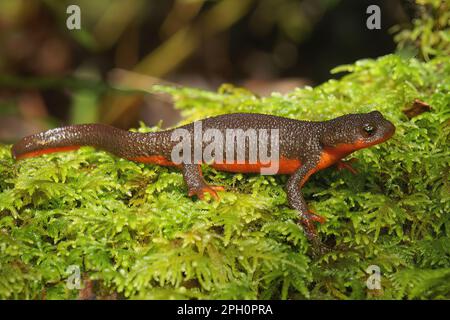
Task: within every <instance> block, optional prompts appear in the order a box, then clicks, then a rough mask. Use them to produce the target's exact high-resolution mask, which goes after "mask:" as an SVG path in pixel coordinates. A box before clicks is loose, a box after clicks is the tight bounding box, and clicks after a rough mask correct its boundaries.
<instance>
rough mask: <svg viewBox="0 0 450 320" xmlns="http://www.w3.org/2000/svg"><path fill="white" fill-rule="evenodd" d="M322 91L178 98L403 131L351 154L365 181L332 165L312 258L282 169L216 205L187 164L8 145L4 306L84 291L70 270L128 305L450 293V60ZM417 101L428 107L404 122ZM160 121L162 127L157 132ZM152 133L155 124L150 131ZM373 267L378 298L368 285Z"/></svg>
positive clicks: (315, 191) (361, 67)
mask: <svg viewBox="0 0 450 320" xmlns="http://www.w3.org/2000/svg"><path fill="white" fill-rule="evenodd" d="M334 72H347V74H346V75H345V76H343V77H342V78H341V79H340V80H330V81H328V82H326V83H324V84H322V85H320V86H317V87H315V88H310V87H307V88H303V89H297V90H295V91H294V92H292V93H290V94H287V95H281V94H277V93H274V94H272V95H271V96H270V97H265V98H259V97H257V96H254V95H253V94H251V93H250V92H248V91H245V90H244V89H239V88H234V87H232V86H229V85H227V86H223V87H222V88H221V89H220V90H219V91H218V92H217V93H216V92H207V91H203V90H199V89H192V88H171V87H155V88H154V90H155V91H159V92H166V93H170V94H171V95H172V96H173V98H174V101H175V105H176V107H177V108H179V109H181V110H182V111H183V114H184V115H185V122H189V121H192V120H194V119H200V118H203V117H206V116H211V115H217V114H222V113H228V112H259V113H269V114H276V115H281V116H287V117H292V118H297V119H314V120H319V119H329V118H333V117H335V116H338V115H341V114H344V113H354V112H365V111H369V110H373V109H377V110H380V111H381V112H382V113H383V114H384V115H385V116H386V117H387V118H389V119H390V120H391V121H393V122H394V124H395V125H396V127H397V131H396V135H395V136H394V137H393V138H392V139H391V140H389V141H388V142H387V143H384V144H381V145H378V146H374V147H372V148H370V149H366V150H361V151H359V152H357V153H355V154H354V156H355V157H356V158H358V159H359V161H358V163H357V164H356V165H355V167H356V168H357V169H358V170H359V172H360V174H359V175H356V176H354V175H352V174H350V173H347V172H337V171H335V170H333V169H327V170H325V171H322V172H319V173H317V174H316V175H314V176H313V177H312V178H311V179H310V181H309V182H308V183H307V184H306V186H305V187H304V193H305V197H306V199H307V202H308V203H309V205H310V206H311V207H312V208H313V209H314V210H315V211H317V212H318V213H320V214H321V215H323V216H325V217H326V218H327V219H328V221H327V222H326V223H325V224H323V225H321V226H320V227H319V233H320V236H321V237H322V239H323V240H324V242H325V243H326V244H327V245H328V246H329V247H330V251H329V252H327V253H325V254H324V255H322V256H317V257H315V256H313V255H311V250H310V249H311V248H310V245H309V243H308V242H307V241H306V239H305V236H304V235H303V232H302V230H301V229H300V228H299V227H298V226H297V225H296V224H295V220H296V219H295V218H296V216H297V213H296V212H295V211H294V210H291V209H290V208H289V207H288V205H287V202H286V195H285V193H284V191H283V185H284V183H285V181H286V177H285V176H276V177H273V176H259V175H242V174H228V173H223V172H218V171H215V170H213V169H210V168H206V167H205V177H206V179H207V180H208V181H210V182H211V183H214V184H219V185H224V186H225V187H226V191H225V192H221V193H220V196H221V200H220V201H219V202H214V201H212V200H211V199H209V200H210V201H198V200H193V199H191V198H189V197H188V196H187V190H186V186H185V185H184V183H183V179H182V176H181V174H180V173H179V172H178V171H177V170H176V169H169V168H164V167H158V166H153V165H143V164H136V163H133V162H130V161H127V160H124V159H119V158H116V157H114V156H111V155H109V154H107V153H104V152H100V151H95V150H94V149H92V148H88V147H85V148H82V149H80V150H79V151H76V152H70V153H64V154H51V155H46V156H42V157H40V158H33V159H28V160H25V161H20V162H18V163H14V162H13V160H12V158H11V155H10V146H1V147H0V298H3V299H4V298H41V297H43V296H45V297H46V298H49V299H51V298H76V297H77V295H78V291H77V290H69V289H68V288H67V286H66V279H67V278H68V276H69V275H68V274H67V273H66V270H67V268H68V267H69V266H70V265H78V266H80V269H81V272H82V275H83V277H84V278H85V279H90V280H98V281H97V289H96V290H97V291H96V292H97V293H98V294H99V296H100V297H101V296H107V295H108V294H110V293H113V292H117V293H118V294H119V296H124V297H126V298H162V299H167V298H200V299H202V298H212V299H218V298H225V299H239V298H241V299H287V298H288V299H304V298H314V299H348V298H355V299H366V298H373V299H376V298H380V297H381V298H385V299H386V298H387V299H390V298H395V299H400V298H410V299H413V298H433V299H435V298H447V299H448V298H450V281H449V279H450V278H449V277H450V169H449V168H450V150H449V149H450V148H449V145H450V107H449V106H450V95H449V89H450V58H449V55H448V54H443V55H436V57H434V58H432V59H430V60H429V61H426V62H424V61H420V60H418V59H415V58H405V57H402V56H401V55H396V54H392V55H388V56H384V57H380V58H378V59H376V60H371V59H370V60H369V59H368V60H361V61H358V62H356V63H355V64H353V65H349V66H342V67H339V68H336V69H335V70H334ZM414 99H420V100H422V101H424V102H426V103H427V104H429V105H430V106H431V111H429V112H425V113H422V114H420V115H419V116H417V117H414V118H412V119H408V118H407V117H406V116H405V115H404V113H403V112H402V110H403V109H405V108H408V107H410V106H411V104H412V103H413V101H414ZM154 129H156V128H153V130H154ZM140 130H142V131H147V130H149V129H148V128H141V129H140ZM369 265H378V266H379V267H380V268H381V272H382V278H381V279H382V283H381V284H382V290H381V291H370V290H368V289H367V287H366V279H367V277H368V274H367V273H366V272H365V270H366V268H367V267H368V266H369Z"/></svg>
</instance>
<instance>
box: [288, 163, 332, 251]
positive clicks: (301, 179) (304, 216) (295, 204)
mask: <svg viewBox="0 0 450 320" xmlns="http://www.w3.org/2000/svg"><path fill="white" fill-rule="evenodd" d="M318 162H319V159H317V160H309V161H307V162H305V163H304V164H303V165H302V166H301V167H300V168H299V169H298V170H297V171H296V172H295V173H294V174H293V175H292V176H291V177H290V178H289V180H288V182H287V183H286V192H287V196H288V202H289V205H290V206H291V207H292V208H293V209H296V210H298V211H299V213H300V215H299V222H300V223H301V224H302V225H303V228H304V230H305V233H306V236H307V237H308V239H309V240H311V241H312V242H313V243H315V244H319V239H318V236H317V231H316V228H315V226H314V221H318V222H323V221H324V218H323V217H321V216H319V215H317V214H315V213H313V212H312V211H310V210H309V209H308V206H307V205H306V202H305V199H304V198H303V194H302V191H301V188H302V186H303V185H304V183H305V182H306V181H307V180H308V178H309V177H310V176H311V175H312V174H313V173H314V172H316V168H317V164H318Z"/></svg>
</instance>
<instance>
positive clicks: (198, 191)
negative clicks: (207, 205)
mask: <svg viewBox="0 0 450 320" xmlns="http://www.w3.org/2000/svg"><path fill="white" fill-rule="evenodd" d="M223 190H225V189H224V187H222V186H209V185H204V186H200V187H198V188H190V189H189V192H188V196H189V197H192V196H194V195H195V196H197V197H198V198H199V199H201V200H203V199H204V198H205V192H207V193H209V194H210V195H211V196H212V197H213V198H214V199H215V200H219V196H218V195H217V192H216V191H223Z"/></svg>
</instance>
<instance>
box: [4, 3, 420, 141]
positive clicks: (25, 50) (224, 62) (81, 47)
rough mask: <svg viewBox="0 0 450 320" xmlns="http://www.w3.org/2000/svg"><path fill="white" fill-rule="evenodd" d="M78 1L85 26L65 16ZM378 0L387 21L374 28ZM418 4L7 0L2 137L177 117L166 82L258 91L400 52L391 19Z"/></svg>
mask: <svg viewBox="0 0 450 320" xmlns="http://www.w3.org/2000/svg"><path fill="white" fill-rule="evenodd" d="M70 4H77V5H78V6H79V7H80V9H81V30H68V28H67V27H66V19H67V18H68V16H69V14H67V13H66V9H67V6H68V5H70ZM371 4H377V5H379V6H380V8H381V30H368V29H367V28H366V19H367V17H368V14H367V13H366V9H367V7H368V6H369V5H371ZM416 14H417V13H416V12H415V8H414V6H413V4H412V3H411V2H410V1H401V0H389V1H369V0H367V1H366V0H359V1H339V0H320V1H317V0H261V1H255V0H218V1H204V0H171V1H156V0H149V1H143V0H127V1H122V0H96V1H88V0H79V1H73V0H71V1H61V0H41V1H38V0H0V141H1V142H8V143H10V142H14V141H16V140H17V139H19V138H21V137H23V136H25V135H28V134H31V133H35V132H38V131H42V130H46V129H48V128H50V127H55V126H60V125H65V124H71V123H86V122H102V123H108V124H112V125H115V126H118V127H121V128H129V127H133V126H136V125H137V124H138V122H139V121H141V120H142V121H144V122H145V123H146V124H148V125H154V124H156V123H158V122H159V121H160V120H163V124H162V125H163V127H166V126H171V125H174V124H176V123H177V122H178V121H179V119H180V116H179V114H178V113H177V111H175V110H174V109H173V108H172V106H171V101H170V99H169V98H168V97H166V96H162V95H155V94H151V93H149V92H148V91H149V89H150V87H151V86H152V85H153V84H155V83H171V84H177V85H183V86H193V87H201V88H207V89H216V88H217V87H218V86H219V85H220V84H222V83H224V82H231V83H233V84H236V85H239V86H243V87H246V88H248V89H249V90H251V91H253V92H255V93H257V94H259V95H268V94H270V93H271V92H273V91H277V92H288V91H291V90H292V89H293V88H295V87H301V86H304V85H315V84H318V83H321V82H323V81H325V80H327V79H329V78H330V77H333V76H332V75H331V74H330V73H329V70H330V69H331V68H333V67H335V66H337V65H341V64H345V63H351V62H353V61H355V60H357V59H360V58H370V57H377V56H381V55H384V54H387V53H390V52H392V51H393V50H394V49H395V45H394V42H393V36H392V26H394V25H408V24H410V23H411V20H412V19H413V18H414V16H415V15H416Z"/></svg>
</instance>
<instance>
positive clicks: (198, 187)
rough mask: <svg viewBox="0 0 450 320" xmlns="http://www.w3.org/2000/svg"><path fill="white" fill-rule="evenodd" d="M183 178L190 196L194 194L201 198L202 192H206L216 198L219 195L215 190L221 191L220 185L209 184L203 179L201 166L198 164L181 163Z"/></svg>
mask: <svg viewBox="0 0 450 320" xmlns="http://www.w3.org/2000/svg"><path fill="white" fill-rule="evenodd" d="M182 171H183V178H184V181H185V182H186V184H187V186H188V190H189V191H188V195H189V196H190V197H191V196H193V195H196V196H197V197H198V198H200V199H203V198H204V193H205V192H208V193H209V194H211V196H212V197H213V198H214V199H216V200H218V199H219V196H218V195H217V192H216V191H223V190H224V188H223V187H221V186H210V185H208V184H207V183H206V181H205V180H204V179H203V174H202V168H201V166H200V165H199V164H183V166H182Z"/></svg>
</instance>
